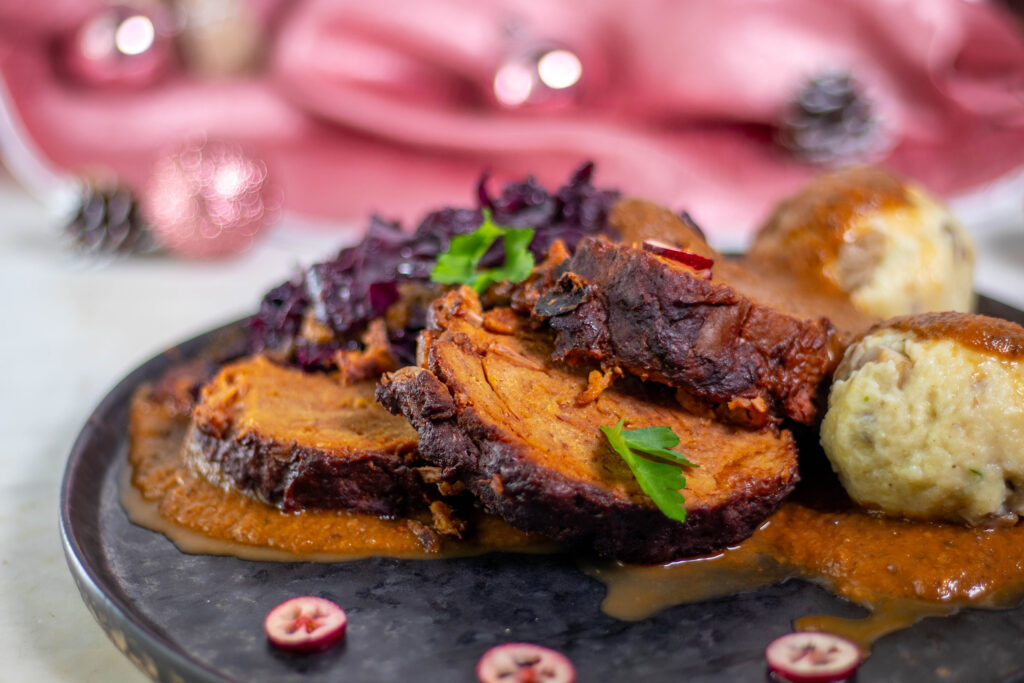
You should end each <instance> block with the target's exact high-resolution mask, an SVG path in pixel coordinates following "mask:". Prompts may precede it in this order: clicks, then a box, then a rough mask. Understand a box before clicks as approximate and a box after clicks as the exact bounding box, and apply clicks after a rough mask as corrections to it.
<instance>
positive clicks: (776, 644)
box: [764, 631, 861, 683]
mask: <svg viewBox="0 0 1024 683" xmlns="http://www.w3.org/2000/svg"><path fill="white" fill-rule="evenodd" d="M764 654H765V658H767V660H768V668H769V669H771V670H772V672H773V673H775V674H776V675H777V676H778V677H780V678H782V680H785V681H791V682H792V683H831V682H834V681H842V680H844V679H847V678H849V677H850V676H851V675H853V672H854V671H856V670H857V667H858V666H860V661H861V652H860V648H859V647H857V646H856V645H854V644H853V643H851V642H850V641H848V640H846V639H845V638H840V637H839V636H834V635H832V634H831V633H819V632H817V631H802V632H798V633H788V634H786V635H784V636H782V637H781V638H776V639H775V640H773V641H772V642H771V643H770V644H769V645H768V647H767V648H766V649H765V651H764Z"/></svg>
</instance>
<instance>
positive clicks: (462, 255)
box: [430, 209, 534, 294]
mask: <svg viewBox="0 0 1024 683" xmlns="http://www.w3.org/2000/svg"><path fill="white" fill-rule="evenodd" d="M498 238H503V241H504V247H505V263H503V264H502V265H500V266H497V267H495V268H485V269H484V270H478V267H479V265H480V259H482V258H483V257H484V254H486V253H487V250H488V249H490V248H491V245H492V244H494V243H495V241H497V240H498ZM532 241H533V229H532V228H503V227H501V226H500V225H496V224H495V223H494V221H493V220H492V219H491V212H490V211H489V210H488V209H484V222H483V223H482V224H481V225H480V227H479V228H477V229H476V230H474V231H473V232H471V233H469V234H468V235H458V236H456V237H453V238H452V240H451V243H450V244H449V245H448V250H447V251H446V252H444V253H443V254H441V255H440V256H439V257H438V259H437V264H436V265H435V266H434V270H433V271H431V273H430V279H431V281H433V282H439V283H441V284H443V285H469V286H470V287H472V288H473V290H474V291H475V292H476V293H477V294H480V293H482V292H483V291H484V290H485V289H487V288H488V287H490V286H491V285H492V284H494V283H495V282H501V281H503V280H511V281H512V282H521V281H523V280H525V279H526V278H527V276H528V275H529V274H530V273H531V272H532V271H533V263H534V260H533V254H532V253H531V252H530V249H529V246H530V242H532Z"/></svg>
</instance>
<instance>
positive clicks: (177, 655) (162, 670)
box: [58, 317, 248, 683]
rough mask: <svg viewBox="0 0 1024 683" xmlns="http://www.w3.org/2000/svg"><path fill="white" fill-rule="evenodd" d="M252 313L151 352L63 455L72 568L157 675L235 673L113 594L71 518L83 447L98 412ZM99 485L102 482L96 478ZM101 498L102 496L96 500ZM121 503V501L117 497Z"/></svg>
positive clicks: (220, 678)
mask: <svg viewBox="0 0 1024 683" xmlns="http://www.w3.org/2000/svg"><path fill="white" fill-rule="evenodd" d="M247 319H248V317H243V318H239V319H237V320H234V321H232V322H229V323H226V324H224V325H221V326H219V327H216V328H214V329H211V330H208V331H206V332H203V333H201V334H199V335H197V336H195V337H192V338H190V339H188V340H186V341H183V342H181V343H179V344H175V345H174V346H171V347H169V348H167V349H165V350H164V351H162V352H160V353H158V354H156V355H154V356H152V357H150V358H149V359H147V360H145V361H144V362H142V363H140V364H139V365H138V366H136V367H135V368H134V369H133V370H132V371H131V372H129V373H128V374H127V375H125V376H124V377H123V378H122V379H121V380H120V381H119V382H117V384H115V385H114V387H113V388H112V389H110V390H109V391H108V392H107V393H106V395H105V396H104V397H103V398H102V399H101V400H100V402H99V403H98V404H97V405H96V407H95V408H94V409H93V410H92V411H91V412H90V413H89V417H88V418H87V419H86V421H85V424H84V425H83V426H82V428H81V429H80V430H79V432H78V434H77V436H76V437H75V440H74V442H73V444H72V446H71V450H70V451H69V453H68V456H67V458H66V460H65V465H64V473H63V476H62V478H61V486H60V498H59V511H58V529H59V532H60V539H61V547H62V548H63V551H64V559H65V561H66V562H67V565H68V569H69V570H70V572H71V576H72V578H73V580H74V582H75V586H76V587H77V588H78V592H79V594H80V596H81V598H82V600H83V601H84V602H85V605H86V608H87V609H88V610H89V613H90V614H91V615H92V617H93V620H94V621H96V622H97V624H98V625H99V626H100V628H102V629H103V631H104V633H105V634H106V635H107V638H108V639H109V640H111V641H112V642H113V644H114V646H115V647H116V648H117V649H118V650H119V651H120V652H121V654H123V655H124V656H126V657H127V658H128V659H129V660H130V661H131V662H132V663H133V664H135V666H136V667H137V668H138V669H139V670H140V671H141V672H142V673H143V674H145V675H146V676H148V677H149V678H151V679H153V680H170V681H179V680H180V681H199V682H201V683H225V682H227V683H231V682H232V681H233V679H231V678H228V677H226V676H225V675H224V674H222V673H221V672H218V671H216V670H215V669H213V668H211V667H208V666H205V665H203V664H202V663H200V662H198V661H196V660H195V659H194V658H193V657H192V656H191V655H190V654H189V653H188V652H187V651H185V650H184V649H182V648H181V647H179V646H177V645H176V644H175V643H174V642H173V641H172V640H171V639H170V638H167V637H166V636H162V635H160V633H159V629H158V628H156V627H155V625H152V624H148V623H146V620H144V619H143V618H142V617H141V616H140V615H139V614H137V613H136V612H135V611H134V610H133V609H132V607H131V605H130V604H127V603H126V602H125V601H124V600H123V599H122V598H121V597H119V596H117V595H113V594H111V592H110V591H109V590H105V589H104V586H103V585H101V584H102V581H101V580H100V577H99V575H100V571H99V570H98V568H97V567H96V566H95V562H94V561H93V559H92V558H91V556H90V553H89V552H88V551H87V550H86V548H85V547H84V545H83V542H82V539H81V538H80V536H79V535H78V534H77V533H76V530H75V528H74V527H75V522H74V521H73V519H72V512H73V507H74V498H73V496H74V494H75V490H76V489H77V487H78V486H79V485H81V484H80V481H79V479H80V478H79V477H77V476H76V475H77V472H78V471H79V468H81V467H83V459H84V458H85V457H86V456H85V455H83V453H84V452H85V451H86V450H87V447H88V446H89V445H90V444H91V442H92V441H93V439H95V438H96V437H95V433H96V430H98V429H100V428H101V425H102V423H100V422H98V421H97V420H96V417H97V416H103V415H107V414H109V413H112V412H116V411H117V410H118V409H119V408H122V407H126V405H127V402H128V401H130V398H131V394H132V393H133V392H134V391H135V389H136V388H137V387H138V386H139V385H140V384H142V383H143V382H144V381H146V380H147V379H148V378H150V377H152V376H155V375H157V374H159V373H160V372H162V371H163V370H165V369H167V368H169V367H171V366H172V365H174V364H175V363H179V362H182V361H184V360H188V359H190V358H192V357H194V356H195V355H196V354H198V353H199V352H201V351H202V350H204V349H206V348H208V347H210V346H211V345H212V344H214V343H215V341H216V340H217V339H219V338H221V337H224V336H226V335H227V334H229V333H232V332H235V331H237V330H239V329H240V328H241V326H242V325H243V324H244V323H245V321H246V320H247ZM109 458H110V459H112V460H111V462H110V463H109V464H108V467H116V468H118V469H120V468H121V467H123V466H124V463H118V462H116V461H114V460H113V458H114V456H109ZM93 483H94V484H95V485H96V486H97V488H98V482H93ZM97 504H98V501H97ZM118 504H120V503H118Z"/></svg>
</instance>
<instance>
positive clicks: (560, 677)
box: [476, 643, 576, 683]
mask: <svg viewBox="0 0 1024 683" xmlns="http://www.w3.org/2000/svg"><path fill="white" fill-rule="evenodd" d="M476 675H477V678H478V679H480V683H573V682H574V681H575V680H576V669H575V667H573V665H572V662H570V661H569V659H568V657H566V656H565V655H563V654H562V653H560V652H555V651H554V650H550V649H548V648H546V647H541V646H540V645H533V644H531V643H505V644H504V645H497V646H495V647H492V648H491V649H490V650H488V651H487V652H485V653H484V656H483V657H481V658H480V661H479V662H478V663H477V665H476Z"/></svg>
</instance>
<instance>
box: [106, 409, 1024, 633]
mask: <svg viewBox="0 0 1024 683" xmlns="http://www.w3.org/2000/svg"><path fill="white" fill-rule="evenodd" d="M131 423H132V439H131V449H130V455H129V459H130V463H131V468H130V470H131V471H130V473H127V474H126V476H125V478H124V485H123V487H122V503H123V505H124V508H125V509H126V511H127V513H128V516H129V518H130V519H131V520H132V521H133V522H135V523H136V524H139V525H141V526H144V527H147V528H150V529H153V530H155V531H158V532H160V533H163V534H164V535H166V536H168V537H169V538H170V539H171V540H172V541H173V542H174V543H175V544H176V545H177V546H178V547H179V548H181V550H183V551H184V552H189V553H197V554H222V555H223V554H226V555H235V556H238V557H242V558H244V559H251V560H275V561H295V560H310V561H340V560H349V559H355V558H361V557H368V556H372V555H386V556H393V557H403V558H417V559H428V558H438V557H452V556H459V555H467V554H473V553H480V552H486V551H489V550H517V551H537V550H552V546H551V545H550V544H546V545H545V544H544V543H543V541H542V539H539V538H538V537H537V536H534V535H530V534H525V533H523V532H520V531H517V530H515V529H513V528H511V527H510V526H508V525H506V524H505V523H504V522H501V521H499V520H496V519H494V518H490V517H482V518H481V519H480V520H477V524H476V534H475V538H474V540H473V541H459V542H449V543H447V545H446V546H445V547H444V549H443V551H442V552H441V553H436V552H434V553H430V552H427V551H425V550H424V548H423V546H422V544H421V543H420V541H419V539H418V537H417V536H416V534H415V533H414V531H413V529H411V528H410V526H409V525H408V524H407V523H406V522H404V521H402V520H386V519H379V518H377V517H373V516H371V515H363V514H353V513H347V512H328V511H306V512H301V513H286V512H282V511H280V510H278V509H276V508H273V507H271V506H268V505H266V504H264V503H262V502H260V501H257V500H254V499H251V498H249V497H246V496H244V495H242V494H240V493H238V492H236V491H233V490H225V489H222V488H219V487H217V486H214V485H212V484H211V483H209V482H208V481H207V480H205V479H203V478H201V477H199V476H197V475H195V474H193V473H192V472H191V471H190V470H189V469H188V468H187V467H186V466H185V465H184V464H183V462H182V459H181V457H180V455H179V453H180V445H181V442H182V439H183V437H184V433H185V430H186V429H187V427H188V417H187V415H186V414H184V413H182V411H181V410H180V408H176V407H175V406H174V405H172V404H170V403H168V402H166V401H163V402H162V401H159V400H155V399H153V398H152V397H151V396H149V395H148V394H146V393H145V392H142V393H140V394H139V395H137V396H136V397H135V399H134V401H133V403H132V409H131ZM832 486H838V485H836V484H834V483H830V482H828V481H825V482H824V483H823V484H822V486H815V487H808V488H807V489H804V491H803V493H802V494H799V495H796V496H795V497H793V498H791V499H790V500H789V501H787V502H786V503H784V504H783V506H782V507H781V508H780V509H779V510H778V512H776V513H775V515H773V516H772V518H771V519H770V520H769V521H768V522H766V523H765V524H764V525H763V526H762V527H761V528H760V529H759V530H758V531H757V532H756V533H755V534H754V535H753V536H752V537H751V538H750V539H748V540H747V541H745V542H744V543H742V544H741V545H739V546H737V547H735V548H729V549H727V550H725V551H724V552H722V553H720V554H718V555H715V556H713V557H706V558H698V559H693V560H686V561H682V562H675V563H671V564H668V565H664V566H649V567H640V566H624V565H621V564H615V563H609V564H601V565H593V564H592V565H588V566H585V567H584V570H585V571H586V572H587V573H589V574H590V575H592V576H594V577H596V578H598V579H599V580H601V581H602V582H603V583H605V584H606V586H607V587H608V593H607V596H606V598H605V600H604V603H603V606H602V607H603V609H604V611H605V612H606V613H608V614H609V615H611V616H613V617H616V618H619V619H624V620H636V619H643V618H645V617H647V616H649V615H651V614H653V613H655V612H657V611H659V610H661V609H664V608H666V607H670V606H672V605H677V604H682V603H692V602H699V601H703V600H708V599H713V598H716V597H721V596H724V595H729V594H733V593H736V592H740V591H744V590H752V589H755V588H758V587H760V586H765V585H770V584H772V583H776V582H779V581H783V580H786V579H789V578H795V577H798V578H803V579H806V580H810V581H814V582H816V583H819V584H822V585H824V586H826V587H827V588H829V589H830V590H832V591H833V592H835V593H836V594H838V595H841V596H843V597H845V598H847V599H849V600H851V601H853V602H855V603H857V604H860V605H863V606H865V607H867V608H868V609H869V610H870V611H871V615H870V616H868V617H867V618H865V619H856V620H847V619H840V618H837V617H828V616H808V617H805V618H803V619H801V620H798V622H797V624H796V625H797V628H801V629H809V628H813V629H819V630H826V631H830V632H834V633H838V634H840V635H844V636H846V637H848V638H850V639H851V640H854V641H855V642H858V643H859V644H861V646H862V647H864V648H865V650H867V648H868V647H869V646H870V644H871V643H872V642H873V641H874V640H876V639H877V638H879V637H881V636H882V635H885V634H886V633H889V632H892V631H894V630H898V629H900V628H905V627H907V626H909V625H911V624H913V623H914V622H915V621H917V620H919V619H921V618H923V617H926V616H936V615H946V614H950V613H952V612H955V611H956V610H957V609H958V608H960V607H962V606H968V605H969V606H972V607H985V608H1004V607H1011V606H1013V605H1014V604H1016V603H1017V602H1019V601H1020V600H1021V598H1022V597H1024V525H1017V526H1015V527H1010V528H1004V529H972V528H968V527H961V526H956V525H948V524H931V523H924V522H912V521H905V520H895V519H890V518H886V517H881V516H877V515H874V514H872V513H869V512H865V511H863V510H861V509H859V508H857V507H856V506H854V505H852V504H849V503H844V502H842V501H844V500H845V497H844V496H843V494H842V492H841V489H838V488H835V489H833V488H831V487H832ZM837 501H840V502H837Z"/></svg>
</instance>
